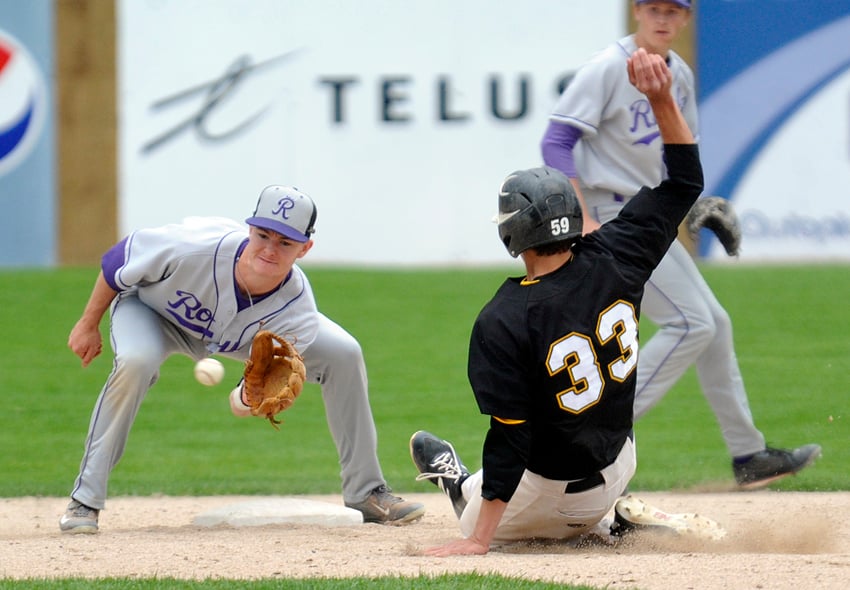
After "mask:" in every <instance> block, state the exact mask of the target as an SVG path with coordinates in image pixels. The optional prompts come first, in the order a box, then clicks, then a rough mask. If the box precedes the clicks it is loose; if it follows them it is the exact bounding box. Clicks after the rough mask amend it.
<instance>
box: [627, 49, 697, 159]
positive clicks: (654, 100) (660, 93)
mask: <svg viewBox="0 0 850 590" xmlns="http://www.w3.org/2000/svg"><path fill="white" fill-rule="evenodd" d="M628 71H629V82H631V83H632V85H633V86H634V87H635V88H637V89H638V90H640V91H641V92H642V93H644V94H645V95H646V98H647V99H648V100H649V104H650V106H651V107H652V112H653V114H654V115H655V119H656V121H657V122H658V129H659V131H660V132H661V139H662V141H663V142H664V143H669V144H688V143H695V140H694V136H693V134H692V133H691V130H690V128H689V127H688V124H687V123H686V122H685V118H684V117H683V116H682V112H681V111H680V110H679V105H677V104H676V100H675V99H674V98H673V94H672V92H671V91H670V89H671V88H672V86H673V74H672V72H670V68H668V67H667V62H666V61H664V58H663V57H661V56H660V55H658V54H655V53H647V51H646V50H644V49H638V50H637V51H635V52H634V53H633V54H632V55H631V57H630V58H629V59H628Z"/></svg>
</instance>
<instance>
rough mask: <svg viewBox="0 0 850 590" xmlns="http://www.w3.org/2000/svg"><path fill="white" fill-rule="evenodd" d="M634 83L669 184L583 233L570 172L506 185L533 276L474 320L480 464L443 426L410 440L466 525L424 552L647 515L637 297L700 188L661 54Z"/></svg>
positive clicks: (519, 177) (537, 174)
mask: <svg viewBox="0 0 850 590" xmlns="http://www.w3.org/2000/svg"><path fill="white" fill-rule="evenodd" d="M628 77H629V79H630V80H631V81H632V83H633V84H634V85H635V88H636V89H637V91H639V92H641V93H642V94H645V95H646V99H647V100H648V102H649V104H651V106H652V108H653V110H654V112H655V117H656V119H657V123H658V128H659V131H660V133H661V138H662V141H663V143H664V152H665V157H666V160H667V164H668V166H669V178H668V179H667V180H664V181H663V182H660V183H659V184H658V185H657V186H656V187H655V188H654V189H650V188H647V187H644V188H643V189H641V190H640V191H639V192H638V193H637V194H636V195H635V196H634V197H633V198H631V199H630V200H629V203H628V204H627V205H626V206H625V207H624V208H623V210H622V212H621V213H620V215H619V216H617V217H616V218H615V219H613V220H612V221H610V222H609V223H607V224H605V225H603V226H602V227H601V228H599V229H598V230H596V231H594V232H591V233H589V234H586V235H584V236H583V235H582V209H581V206H580V204H579V201H578V198H577V196H576V193H575V190H574V189H573V187H572V185H571V184H570V182H569V180H568V179H567V177H566V176H564V175H563V174H562V173H560V172H558V171H557V170H555V169H553V168H549V167H542V168H534V169H531V170H522V171H518V172H515V173H513V174H511V175H509V176H508V177H507V178H506V179H505V181H504V182H503V183H502V186H501V188H500V191H499V216H498V219H499V226H498V228H499V237H500V238H501V240H502V243H503V244H504V245H505V247H506V248H507V250H508V252H509V253H510V254H511V255H512V256H514V257H516V256H520V257H521V258H522V261H523V263H524V264H525V271H526V274H525V276H524V277H517V278H510V279H508V280H507V281H505V283H503V284H502V286H501V287H500V288H499V290H498V291H497V292H496V294H495V296H494V297H493V299H492V300H491V301H490V302H489V303H487V305H485V307H484V309H483V310H482V311H481V313H480V314H479V315H478V318H477V319H476V321H475V324H474V326H473V328H472V335H471V337H470V344H469V367H468V373H469V381H470V384H471V385H472V390H473V393H474V395H475V399H476V401H477V402H478V406H479V408H480V410H481V412H482V413H484V414H487V415H489V416H490V427H489V430H488V431H487V435H486V437H485V440H484V449H483V453H482V454H483V458H482V469H481V470H480V471H478V472H476V473H472V474H470V473H469V472H468V471H467V470H466V468H465V467H464V465H463V463H462V461H461V460H460V458H459V457H458V456H457V454H456V453H455V452H454V449H453V448H452V445H451V444H450V443H448V442H446V441H444V440H442V439H440V438H438V437H437V436H435V435H433V434H430V433H428V432H424V431H420V432H417V433H416V434H414V435H413V437H412V438H411V441H410V453H411V457H412V459H413V462H414V464H415V465H416V467H417V469H418V470H419V472H420V477H419V478H420V479H430V480H432V481H433V482H434V483H436V484H437V485H438V486H439V487H440V488H441V489H443V490H444V491H445V492H446V493H447V494H448V496H449V499H450V500H451V501H452V504H453V506H454V509H455V512H456V513H457V514H458V516H459V518H460V529H461V533H462V534H463V538H462V539H458V540H455V541H452V542H450V543H448V544H446V545H443V546H439V547H434V548H431V549H428V550H427V551H426V553H428V554H429V555H436V556H446V555H455V554H484V553H487V552H488V551H489V548H490V545H491V544H492V543H493V542H504V541H515V540H521V539H531V538H553V539H568V538H571V537H576V536H579V535H582V534H585V533H588V532H591V531H593V530H594V528H595V527H596V525H597V524H598V523H599V522H600V521H602V519H603V518H604V517H606V515H607V514H608V513H609V511H611V510H612V508H614V509H615V513H616V514H617V515H618V516H619V517H620V520H623V521H624V522H626V523H627V524H628V523H629V522H633V520H637V519H632V518H630V517H631V516H632V513H633V512H635V513H640V512H641V511H640V510H635V506H634V504H632V503H631V502H630V500H628V499H626V498H621V495H622V494H623V492H624V490H625V489H626V487H627V485H628V483H629V480H630V479H631V477H632V475H633V474H634V472H635V466H636V459H635V447H634V443H633V440H632V424H633V423H632V418H633V405H634V396H635V384H636V382H637V374H636V373H637V359H638V318H639V317H640V305H641V297H642V295H643V288H644V283H645V282H646V280H647V279H648V278H649V275H650V274H651V273H652V271H653V269H654V268H655V266H656V265H657V264H658V263H659V261H660V260H661V259H662V258H663V256H664V254H665V252H666V251H667V249H668V248H669V247H670V244H671V243H672V242H673V240H674V239H675V238H676V235H677V227H678V225H679V223H680V222H681V221H682V220H683V219H684V217H685V215H686V214H687V212H688V210H689V209H690V207H691V205H692V204H693V203H694V201H695V200H696V199H697V197H698V196H699V194H700V192H701V191H702V186H703V184H702V167H701V165H700V161H699V153H698V150H697V146H696V144H695V142H694V138H693V136H692V134H691V132H690V129H689V128H688V125H687V123H686V122H685V120H684V118H683V117H682V115H681V112H680V111H679V109H678V107H677V105H676V102H675V100H674V99H673V96H672V95H671V86H672V80H673V78H672V74H671V72H670V70H669V69H668V68H667V66H666V64H665V62H664V60H663V59H662V58H661V57H660V56H658V55H655V54H650V53H647V52H646V51H644V50H642V49H639V50H637V51H635V53H634V55H633V56H632V57H631V59H629V60H628Z"/></svg>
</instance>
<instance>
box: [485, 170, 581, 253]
mask: <svg viewBox="0 0 850 590" xmlns="http://www.w3.org/2000/svg"><path fill="white" fill-rule="evenodd" d="M498 223H499V237H500V238H501V239H502V243H503V244H504V245H505V248H507V249H508V252H509V253H510V255H511V256H513V257H514V258H516V257H517V256H519V255H520V254H521V253H522V252H524V251H525V250H528V249H529V248H536V247H538V246H543V245H545V244H551V243H554V242H563V241H571V242H574V241H575V240H576V239H577V238H578V237H579V236H581V228H582V217H581V205H579V202H578V197H576V192H575V190H574V189H573V186H572V185H571V184H570V181H569V179H568V178H567V177H566V176H565V175H564V174H563V173H561V172H559V171H558V170H555V169H554V168H550V167H549V166H541V167H539V168H530V169H528V170H518V171H517V172H514V173H513V174H510V175H509V176H508V177H507V178H506V179H505V180H504V181H503V182H502V187H501V189H500V190H499V216H498Z"/></svg>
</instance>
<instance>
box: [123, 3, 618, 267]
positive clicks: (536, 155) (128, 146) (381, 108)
mask: <svg viewBox="0 0 850 590" xmlns="http://www.w3.org/2000/svg"><path fill="white" fill-rule="evenodd" d="M118 15H119V16H118V19H119V22H118V43H119V58H118V76H119V117H120V119H119V121H120V122H119V145H120V170H119V179H120V180H119V187H120V194H119V211H120V219H119V230H120V231H121V232H122V233H126V232H128V231H130V230H132V229H134V228H137V227H142V226H152V225H160V224H165V223H170V222H174V221H177V220H179V219H181V218H183V217H186V216H192V215H220V216H226V217H231V218H234V219H237V220H243V219H245V218H246V217H248V216H250V214H251V212H252V210H253V207H254V204H255V202H256V198H257V196H258V195H259V193H260V191H261V190H262V188H263V187H265V186H267V185H269V184H288V185H294V186H297V187H298V188H299V189H301V190H303V191H305V192H307V193H308V194H310V195H311V196H312V197H313V198H314V200H315V201H316V204H317V206H318V211H319V215H318V222H317V224H316V227H317V232H316V235H315V240H316V245H315V247H314V248H313V250H312V251H311V252H310V255H309V256H310V261H315V262H329V263H340V264H368V265H431V264H433V265H443V264H467V263H476V264H478V263H504V262H506V261H508V260H509V257H508V255H507V253H506V252H505V250H504V248H503V247H502V246H501V244H500V243H499V240H498V236H497V233H496V228H495V225H494V224H493V223H492V221H491V219H492V216H493V214H494V213H495V209H496V202H497V199H496V197H497V192H498V187H499V184H500V183H501V181H502V179H503V178H504V177H505V176H506V175H507V174H508V173H510V172H512V171H514V170H516V169H520V168H527V167H531V166H538V165H540V164H541V163H542V160H541V156H540V147H539V143H540V139H541V138H542V135H543V132H544V130H545V128H546V125H547V122H548V115H549V112H550V110H551V108H552V107H553V105H554V103H555V100H556V99H557V96H558V94H559V92H560V88H561V87H562V86H563V84H564V82H565V80H567V79H568V77H569V75H570V74H571V73H572V72H574V71H575V69H576V68H578V66H580V65H581V64H582V63H583V62H584V61H586V60H587V59H588V58H589V57H590V56H591V55H592V54H593V53H594V52H596V51H598V50H599V49H601V48H603V47H604V46H605V45H607V44H609V43H611V42H612V41H614V40H615V39H617V38H618V37H620V36H622V35H624V34H625V33H626V28H625V27H626V14H625V7H624V3H623V2H622V0H596V1H594V2H577V1H569V2H564V1H563V0H527V1H526V2H514V1H507V0H504V1H497V0H466V1H462V2H459V1H457V0H430V1H428V2H417V1H406V2H402V1H398V0H359V1H357V2H354V1H348V2H346V1H340V0H336V1H334V0H252V1H250V2H244V1H242V0H194V1H193V0H182V1H180V2H167V1H164V0H120V1H119V4H118Z"/></svg>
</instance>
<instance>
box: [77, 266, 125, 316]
mask: <svg viewBox="0 0 850 590" xmlns="http://www.w3.org/2000/svg"><path fill="white" fill-rule="evenodd" d="M117 294H118V292H117V291H115V289H113V288H112V287H110V286H109V283H107V282H106V279H104V278H103V272H100V273H98V275H97V279H96V280H95V283H94V287H93V288H92V292H91V295H89V300H88V302H87V303H86V306H85V308H84V309H83V314H82V315H81V316H80V319H79V322H80V323H83V324H85V325H87V326H99V325H100V320H101V319H102V318H103V316H104V314H105V313H106V310H107V309H109V306H110V304H111V303H112V300H113V299H115V296H116V295H117Z"/></svg>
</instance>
